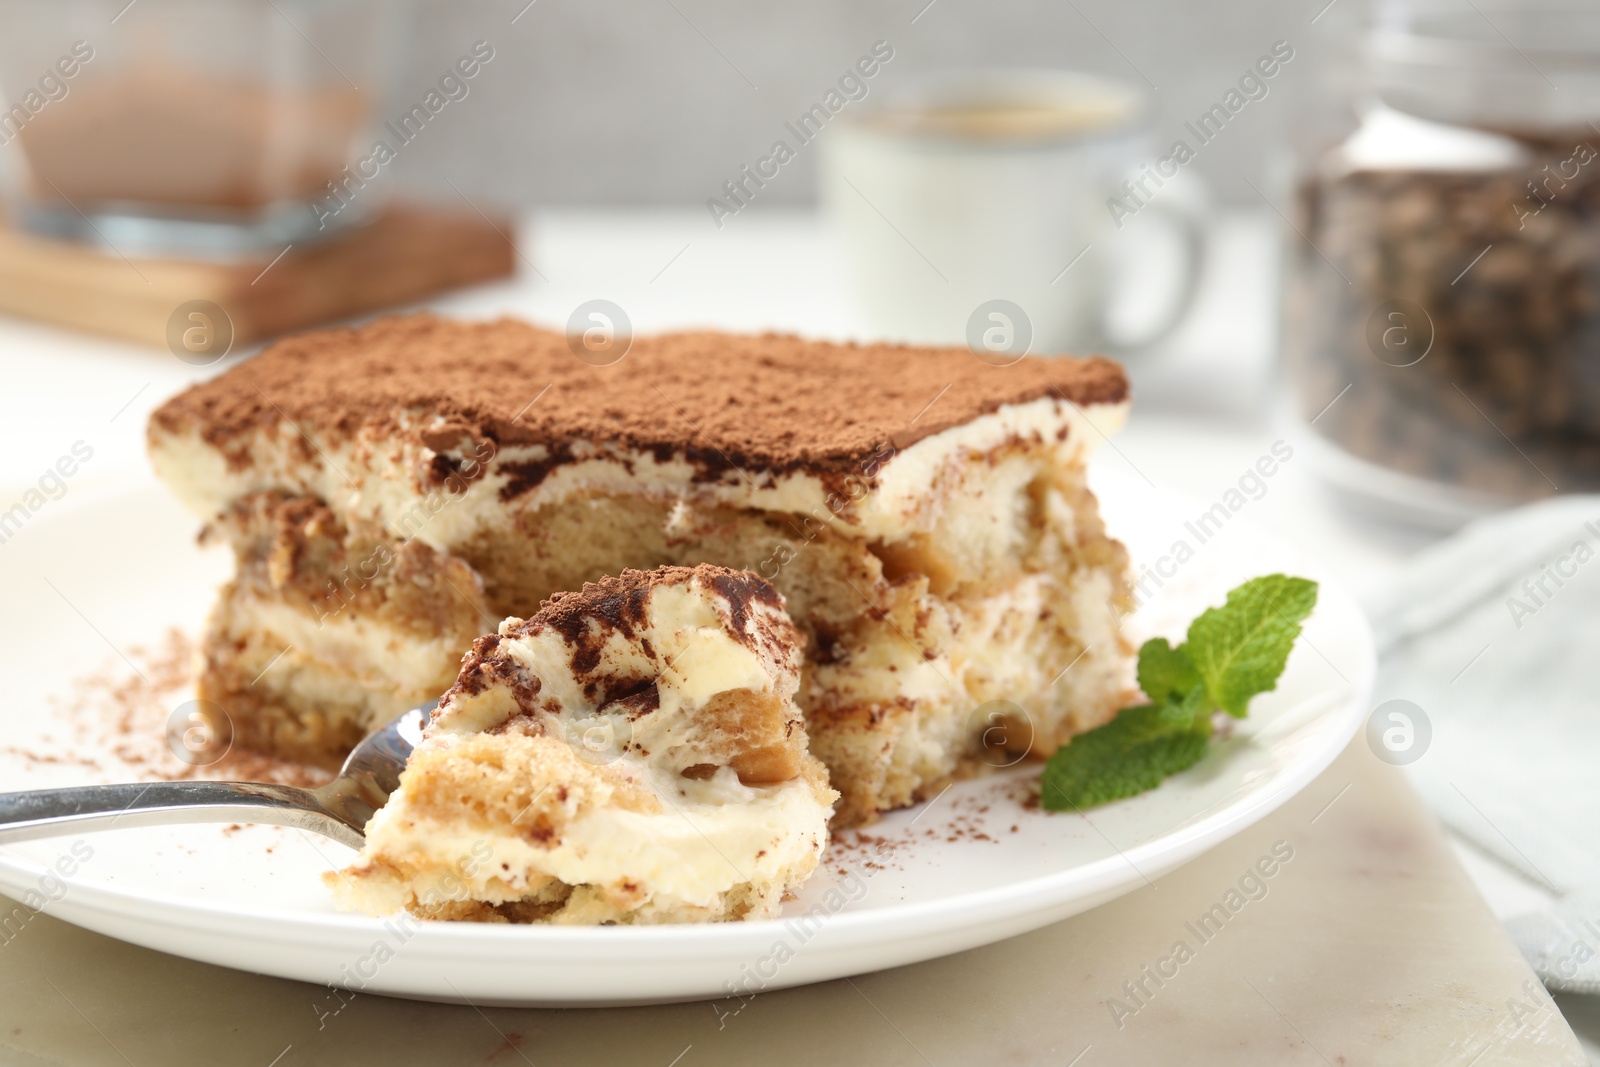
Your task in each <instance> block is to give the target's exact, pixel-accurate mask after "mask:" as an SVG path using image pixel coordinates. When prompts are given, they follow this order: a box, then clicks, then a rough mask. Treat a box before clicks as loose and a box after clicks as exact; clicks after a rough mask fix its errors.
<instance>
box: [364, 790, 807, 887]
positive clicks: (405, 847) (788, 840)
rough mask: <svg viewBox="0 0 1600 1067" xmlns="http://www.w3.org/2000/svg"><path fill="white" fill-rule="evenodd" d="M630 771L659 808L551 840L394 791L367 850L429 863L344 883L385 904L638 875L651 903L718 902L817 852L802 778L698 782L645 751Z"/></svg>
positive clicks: (773, 879) (787, 871)
mask: <svg viewBox="0 0 1600 1067" xmlns="http://www.w3.org/2000/svg"><path fill="white" fill-rule="evenodd" d="M634 773H637V774H639V775H641V776H644V777H645V778H647V779H648V780H650V782H651V785H652V787H653V791H654V792H655V793H656V794H657V795H658V796H660V797H662V798H663V807H664V808H665V810H664V811H663V812H661V813H659V814H644V813H640V812H634V811H625V810H621V809H609V808H601V809H596V810H591V811H588V812H585V813H584V814H582V815H580V816H578V817H577V818H575V819H573V820H572V821H571V822H569V823H567V824H566V827H565V829H564V830H563V832H562V834H561V839H560V841H559V842H557V843H555V844H554V847H547V846H543V845H539V844H536V843H534V842H532V841H530V840H528V839H527V838H526V837H523V836H521V835H519V834H516V833H514V832H510V831H506V830H500V829H497V828H493V827H491V828H481V827H476V826H471V825H468V824H466V823H465V822H463V821H460V820H440V819H437V818H434V817H420V816H417V815H415V814H413V813H412V812H411V811H410V807H409V805H408V803H407V802H406V798H405V795H404V793H401V794H400V795H399V796H397V797H396V798H395V799H393V800H391V801H390V803H389V804H388V806H386V807H385V808H383V810H381V811H380V812H379V813H378V814H377V815H376V816H374V817H373V820H372V822H370V823H369V824H368V826H367V847H366V849H364V850H363V853H362V854H363V857H364V858H371V859H376V860H380V861H381V860H383V859H385V858H387V857H393V858H396V859H401V858H403V859H404V860H405V861H406V862H407V863H410V864H413V865H417V866H421V867H423V868H424V869H423V870H420V871H419V872H418V873H417V875H416V876H415V877H413V878H412V879H410V880H409V881H407V882H406V883H405V884H404V885H403V886H402V885H400V884H398V883H396V884H385V883H384V882H383V880H381V879H380V880H379V884H373V883H372V882H371V881H370V880H366V879H363V880H361V883H360V884H355V885H347V886H342V887H341V892H342V893H343V894H344V895H346V896H347V897H353V898H355V899H358V900H361V901H364V902H366V903H367V904H369V905H378V906H381V908H382V909H384V910H393V909H395V908H398V907H400V906H401V904H402V903H403V897H404V895H405V894H406V893H407V892H409V893H413V894H415V895H416V896H417V897H418V898H419V899H422V898H426V896H427V895H428V894H429V893H430V891H431V892H432V893H434V894H437V895H438V896H440V897H441V898H449V897H450V895H451V893H452V892H453V893H454V895H455V896H456V897H460V896H461V893H462V890H463V888H464V889H465V892H466V894H467V895H468V896H469V897H470V898H471V899H474V900H486V901H489V902H491V903H503V902H505V901H508V900H517V899H521V898H522V897H524V896H526V895H528V893H529V892H530V891H531V890H532V889H536V888H538V885H539V884H540V883H542V881H543V879H542V878H540V877H539V876H541V875H546V876H549V877H553V878H557V879H559V880H560V881H562V882H565V883H567V884H568V885H574V886H576V885H596V886H600V887H614V886H618V885H621V884H623V883H633V884H634V885H636V886H638V887H639V890H640V891H641V892H642V893H643V894H644V895H645V896H647V897H648V898H650V899H651V900H652V901H654V902H655V903H656V904H661V903H663V902H667V903H670V902H682V903H685V904H689V905H693V906H695V907H713V906H715V905H716V904H717V898H718V897H719V896H720V895H721V894H723V893H726V892H727V891H728V890H730V889H732V888H734V887H735V886H739V885H742V884H744V883H746V882H750V883H754V884H755V885H757V886H760V885H763V884H769V883H777V884H783V883H785V882H787V881H792V880H794V879H795V878H796V877H797V875H803V874H804V873H807V872H809V871H810V870H811V869H812V868H813V867H814V866H815V864H816V862H817V859H818V857H819V856H820V855H821V854H822V849H823V847H824V845H825V843H826V839H827V824H828V818H829V816H830V815H831V814H832V809H833V805H832V803H831V802H828V803H823V802H822V801H820V800H819V799H818V798H817V796H816V794H815V793H814V792H813V790H812V787H811V785H810V784H809V783H808V782H807V781H806V780H805V779H803V778H796V779H794V780H792V781H789V782H784V783H782V784H780V785H776V786H765V787H750V786H745V785H741V784H740V782H739V779H738V776H737V775H735V774H734V773H733V772H732V771H731V770H729V769H728V768H723V769H722V770H721V771H719V772H718V774H717V775H716V777H715V778H713V779H709V780H707V781H704V782H694V781H691V780H689V779H685V778H682V777H681V776H676V775H671V776H669V775H667V774H665V773H663V772H661V771H659V770H652V769H651V768H649V767H647V766H646V765H644V763H643V762H642V761H638V762H637V763H636V766H635V768H634ZM670 778H676V779H677V781H676V782H673V781H671V780H669V779H670ZM680 783H681V784H680ZM682 786H687V787H690V788H689V789H688V790H683V789H682V788H681V787H682ZM482 843H487V845H488V847H489V849H490V850H491V851H490V855H489V857H488V859H487V860H484V861H483V862H478V863H470V864H469V863H464V860H465V859H466V858H468V857H475V856H481V853H482ZM474 849H476V850H477V853H474ZM502 864H504V865H505V866H504V867H502V866H501V865H502ZM433 868H436V869H433ZM530 876H532V877H530Z"/></svg>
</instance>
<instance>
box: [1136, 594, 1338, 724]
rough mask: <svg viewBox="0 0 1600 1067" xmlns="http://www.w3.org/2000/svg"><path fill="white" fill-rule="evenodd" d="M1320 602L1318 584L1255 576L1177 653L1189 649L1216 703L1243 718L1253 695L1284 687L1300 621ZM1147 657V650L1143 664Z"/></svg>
mask: <svg viewBox="0 0 1600 1067" xmlns="http://www.w3.org/2000/svg"><path fill="white" fill-rule="evenodd" d="M1316 603H1317V583H1316V582H1313V581H1309V580H1307V579H1305V578H1290V577H1287V576H1286V575H1282V574H1269V575H1266V576H1265V577H1261V578H1252V579H1251V580H1250V581H1248V582H1245V583H1244V584H1243V585H1241V586H1239V587H1238V588H1237V589H1235V590H1233V592H1231V593H1229V594H1228V601H1227V603H1225V604H1224V605H1222V607H1220V608H1211V609H1209V610H1207V611H1205V612H1204V613H1203V614H1201V616H1200V617H1199V618H1197V619H1195V620H1194V622H1193V623H1191V624H1190V626H1189V639H1188V640H1187V641H1186V642H1185V643H1184V644H1182V645H1180V646H1179V648H1178V649H1177V651H1181V652H1184V653H1187V655H1188V658H1189V660H1190V661H1191V662H1192V663H1193V664H1194V666H1195V668H1196V669H1197V670H1198V671H1199V673H1200V677H1201V679H1202V680H1203V681H1204V682H1205V687H1206V692H1207V693H1208V694H1209V695H1210V697H1211V699H1212V700H1213V701H1214V702H1215V703H1216V706H1217V707H1220V708H1221V709H1222V710H1223V711H1226V712H1227V713H1228V714H1229V715H1232V716H1234V717H1235V718H1240V719H1242V718H1244V716H1245V713H1246V710H1247V709H1248V707H1249V704H1250V698H1251V697H1253V696H1255V695H1256V694H1258V693H1267V692H1271V691H1272V690H1274V689H1276V688H1277V687H1278V677H1279V676H1280V675H1281V674H1283V668H1284V664H1285V663H1286V662H1288V659H1289V651H1290V650H1291V649H1292V648H1294V642H1295V638H1297V637H1299V636H1300V624H1301V623H1302V622H1304V621H1305V619H1306V617H1307V616H1309V615H1310V614H1311V609H1312V608H1314V607H1315V606H1316ZM1142 660H1143V656H1142V653H1141V667H1142V665H1143V663H1142ZM1141 682H1142V679H1141Z"/></svg>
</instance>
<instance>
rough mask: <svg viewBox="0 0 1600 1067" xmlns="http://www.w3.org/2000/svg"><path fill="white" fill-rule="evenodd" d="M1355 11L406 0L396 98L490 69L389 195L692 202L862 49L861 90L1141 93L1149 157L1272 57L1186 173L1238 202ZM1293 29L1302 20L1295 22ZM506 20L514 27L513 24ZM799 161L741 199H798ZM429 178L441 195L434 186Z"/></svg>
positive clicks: (711, 190) (421, 146)
mask: <svg viewBox="0 0 1600 1067" xmlns="http://www.w3.org/2000/svg"><path fill="white" fill-rule="evenodd" d="M1360 5H1361V0H1334V2H1333V3H1332V4H1329V3H1328V0H1287V2H1286V0H1121V2H1119V0H933V2H932V3H929V0H815V2H812V3H807V4H778V3H772V2H766V3H748V2H740V0H599V2H580V0H533V2H532V3H531V4H529V3H528V0H492V2H491V0H469V2H466V3H455V2H446V0H423V2H422V4H421V7H420V11H419V19H418V32H417V34H416V39H415V41H414V42H413V47H412V49H411V50H410V54H409V56H408V58H407V60H406V64H405V69H404V74H403V78H402V93H403V94H404V95H403V96H402V99H405V100H410V99H412V98H413V97H420V95H421V94H422V93H423V92H425V91H426V89H427V87H428V86H429V85H430V84H431V83H432V82H433V81H434V80H435V79H437V77H438V75H439V74H440V73H442V72H443V71H444V70H445V68H446V67H447V66H448V65H449V64H450V63H452V62H454V61H455V59H456V58H457V57H459V56H461V55H463V54H465V53H466V52H467V51H468V49H469V48H470V46H471V45H472V43H473V42H474V41H477V40H480V39H481V40H485V41H487V42H489V44H490V45H491V46H492V47H493V48H494V49H495V59H494V60H493V61H492V62H491V63H490V64H489V66H488V67H487V68H486V69H485V70H484V72H483V74H482V76H480V77H479V78H477V79H476V80H475V82H474V83H473V85H472V90H471V93H472V95H471V96H470V97H469V98H468V99H466V100H463V101H462V102H461V103H460V104H459V105H454V104H453V105H452V106H451V107H450V108H449V109H447V112H446V113H445V114H443V115H441V116H440V119H441V120H442V121H437V122H434V123H432V124H431V125H430V127H429V128H428V130H427V131H426V137H425V138H421V139H419V143H418V144H416V145H415V146H414V148H410V149H408V151H407V152H406V153H404V154H403V156H404V158H403V159H402V160H401V161H400V165H399V167H398V168H397V171H396V174H397V178H398V179H399V180H400V182H401V183H402V185H403V186H405V187H409V188H411V189H413V190H419V191H428V192H433V193H444V194H446V195H453V194H452V193H451V189H450V185H449V182H453V183H454V184H455V185H456V186H458V187H459V188H460V189H461V190H462V191H464V192H466V193H468V194H470V195H473V196H475V197H480V196H481V197H483V198H484V199H485V200H488V201H491V202H497V203H500V204H504V205H507V206H524V205H535V204H537V205H585V204H595V205H617V204H652V205H662V204H682V205H684V206H691V205H693V206H701V205H703V204H704V202H705V200H706V198H707V197H710V196H713V195H717V193H718V190H719V189H720V187H721V184H722V183H723V181H725V180H727V179H728V178H729V177H731V176H732V175H733V174H734V173H735V172H737V170H738V168H739V167H740V165H741V164H744V163H749V162H752V161H753V160H754V159H755V158H757V156H758V155H760V154H763V153H764V152H765V151H766V150H767V148H768V147H769V146H770V145H771V143H772V142H773V140H774V139H775V138H777V137H778V136H780V135H782V133H783V130H782V126H783V123H784V122H785V121H786V120H792V119H794V118H795V117H796V116H797V115H798V114H800V113H801V112H803V111H804V110H806V109H807V108H809V107H810V106H811V105H812V104H814V103H816V102H817V101H818V99H819V98H820V97H821V96H822V94H823V93H824V92H826V91H827V89H828V88H829V87H830V86H832V84H833V83H834V81H835V80H836V79H837V78H838V77H839V75H840V74H841V73H842V72H843V71H844V69H845V68H846V66H847V65H849V64H850V63H852V62H853V61H854V60H855V59H856V58H857V57H858V56H861V55H863V54H865V53H866V52H867V51H868V50H869V49H870V48H871V46H872V44H873V42H874V41H878V40H884V41H887V42H889V43H890V45H892V47H893V48H894V59H893V60H892V61H891V62H890V63H889V64H887V65H886V66H885V67H884V69H883V71H882V73H881V74H880V75H879V76H878V77H877V78H875V79H874V81H873V83H872V84H871V87H870V91H871V93H874V94H881V93H883V92H884V91H885V90H887V89H890V88H892V87H893V86H894V85H895V84H896V83H899V82H902V81H903V80H904V79H906V78H907V77H909V76H911V75H914V74H916V73H917V72H919V71H925V70H930V69H934V68H941V67H950V66H975V65H994V66H1004V67H1027V66H1050V67H1073V68H1078V69H1082V70H1087V71H1091V72H1095V73H1099V74H1104V75H1109V76H1112V77H1116V78H1121V79H1124V80H1126V81H1128V82H1130V83H1133V84H1136V85H1141V86H1143V87H1144V88H1145V89H1146V90H1147V91H1149V92H1150V93H1151V94H1152V95H1153V96H1154V98H1155V100H1156V105H1157V115H1156V132H1157V139H1158V143H1161V144H1168V143H1170V141H1171V139H1172V137H1174V136H1178V135H1179V134H1180V133H1181V129H1182V124H1183V122H1184V121H1185V120H1187V119H1193V118H1194V117H1195V116H1197V115H1198V114H1199V113H1200V112H1201V111H1203V110H1205V109H1206V108H1208V107H1210V105H1211V104H1213V103H1215V102H1216V101H1217V100H1218V99H1219V98H1220V97H1221V96H1222V94H1223V93H1225V92H1226V91H1227V90H1228V89H1229V88H1230V87H1231V86H1232V85H1233V84H1234V83H1235V82H1236V81H1237V79H1238V78H1239V76H1240V74H1241V73H1242V72H1243V71H1244V69H1245V68H1246V67H1247V66H1248V65H1249V64H1250V63H1252V62H1253V61H1254V60H1255V58H1256V57H1257V56H1259V55H1262V54H1263V53H1265V52H1266V51H1267V50H1268V48H1269V47H1270V46H1271V44H1272V43H1273V42H1275V41H1279V40H1285V41H1288V42H1290V44H1291V45H1292V46H1293V47H1294V49H1295V52H1296V58H1295V60H1294V61H1293V62H1292V63H1291V64H1290V65H1289V66H1288V67H1286V68H1285V70H1284V71H1283V73H1282V75H1281V76H1280V77H1278V78H1276V79H1275V80H1274V81H1273V83H1272V85H1271V92H1270V94H1269V96H1268V97H1267V98H1266V99H1264V100H1261V101H1258V102H1255V103H1252V104H1251V105H1250V107H1248V108H1247V109H1246V110H1245V111H1244V112H1243V113H1242V114H1241V115H1239V116H1238V117H1237V120H1236V121H1234V122H1233V123H1232V124H1230V126H1229V127H1228V129H1227V130H1226V131H1225V133H1224V134H1223V136H1222V137H1221V138H1219V143H1217V144H1215V145H1212V146H1208V150H1207V151H1206V152H1204V153H1203V154H1202V156H1201V158H1199V159H1198V160H1197V161H1196V169H1197V170H1198V171H1199V173H1201V174H1202V175H1204V176H1205V177H1206V178H1207V179H1208V182H1209V185H1210V187H1211V189H1212V192H1213V194H1214V195H1215V196H1216V197H1217V198H1218V199H1219V200H1220V201H1221V202H1223V203H1224V204H1226V203H1239V204H1243V203H1247V202H1251V201H1254V200H1255V199H1256V194H1255V193H1254V192H1253V191H1252V190H1251V188H1250V186H1249V185H1248V184H1246V182H1245V181H1244V179H1246V178H1248V179H1249V180H1250V181H1251V182H1255V183H1256V184H1257V185H1262V179H1263V175H1264V174H1265V172H1266V171H1267V170H1268V169H1269V167H1270V164H1271V161H1272V159H1273V156H1274V151H1275V149H1276V148H1277V147H1279V146H1281V144H1282V142H1283V140H1284V138H1285V136H1286V135H1287V134H1288V132H1289V131H1290V129H1291V127H1292V126H1293V125H1294V124H1295V123H1294V120H1295V116H1296V108H1295V106H1294V104H1293V103H1292V101H1293V100H1294V99H1295V98H1296V97H1297V96H1300V97H1302V98H1303V96H1304V94H1307V93H1308V92H1309V90H1310V88H1311V86H1312V84H1313V83H1314V81H1315V80H1316V79H1318V78H1325V77H1327V76H1328V75H1327V73H1326V71H1327V68H1328V66H1329V63H1330V58H1329V57H1330V56H1331V55H1332V54H1333V53H1334V51H1335V50H1336V47H1337V45H1338V42H1340V41H1341V40H1342V39H1343V38H1344V36H1345V35H1344V33H1343V27H1346V26H1348V23H1349V20H1350V19H1351V18H1352V17H1353V16H1355V15H1356V14H1358V13H1359V8H1360ZM1313 19H1314V20H1315V21H1313ZM513 20H515V21H513ZM815 165H816V159H815V158H814V153H801V158H800V159H798V160H797V161H796V164H795V165H792V166H788V167H785V168H784V170H783V171H782V173H781V175H780V177H779V179H778V180H777V181H775V182H772V183H770V184H769V186H768V188H766V189H765V190H763V191H762V193H761V202H762V203H763V204H764V205H768V206H776V205H806V204H810V203H811V202H812V201H813V198H814V192H815V181H814V168H815ZM446 179H448V182H447V181H446Z"/></svg>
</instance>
